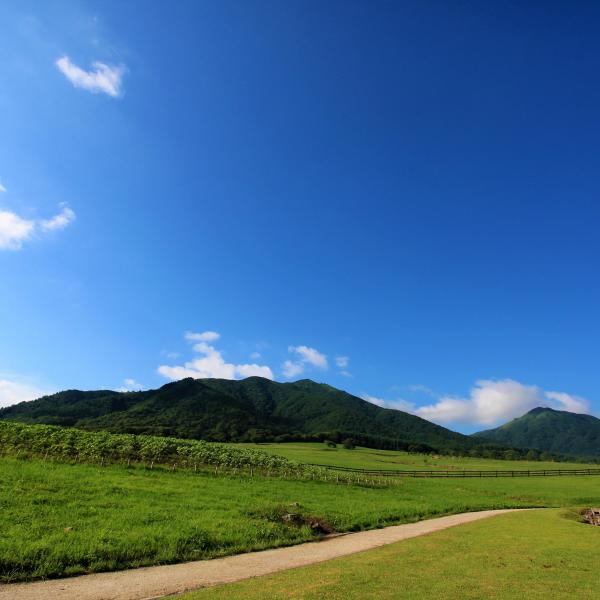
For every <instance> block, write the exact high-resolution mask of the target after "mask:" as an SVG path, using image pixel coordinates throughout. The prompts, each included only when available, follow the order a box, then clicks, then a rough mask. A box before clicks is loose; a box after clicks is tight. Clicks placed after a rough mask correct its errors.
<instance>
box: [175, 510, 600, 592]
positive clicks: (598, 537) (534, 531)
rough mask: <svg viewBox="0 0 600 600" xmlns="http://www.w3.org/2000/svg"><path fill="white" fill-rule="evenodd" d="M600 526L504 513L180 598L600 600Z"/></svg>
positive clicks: (549, 513)
mask: <svg viewBox="0 0 600 600" xmlns="http://www.w3.org/2000/svg"><path fill="white" fill-rule="evenodd" d="M599 561H600V527H591V526H590V525H586V524H583V523H580V522H578V521H577V519H576V513H574V512H573V511H566V510H564V509H559V510H556V509H555V510H540V511H527V512H523V513H511V514H506V515H500V516H497V517H493V518H491V519H486V520H484V521H478V522H476V523H470V524H467V525H460V526H458V527H455V528H451V529H447V530H445V531H440V532H437V533H433V534H430V535H426V536H423V537H419V538H413V539H410V540H406V541H403V542H400V543H397V544H392V545H389V546H385V547H383V548H379V549H377V550H370V551H368V552H361V553H359V554H354V555H352V556H349V557H344V558H339V559H336V560H331V561H327V562H324V563H320V564H318V565H312V566H309V567H302V568H299V569H293V570H290V571H283V572H281V573H277V574H274V575H270V576H266V577H260V578H257V579H250V580H246V581H243V582H240V583H236V584H231V585H226V586H222V587H217V588H208V589H205V590H200V591H197V592H192V593H189V594H184V595H183V596H181V597H180V598H181V600H205V599H208V598H211V599H214V600H242V599H244V600H253V599H256V600H258V599H261V600H262V599H264V598H269V599H271V600H292V599H296V600H300V599H302V600H324V599H329V600H336V599H339V600H346V599H349V600H364V599H369V598H372V599H374V600H375V599H378V598H397V599H402V600H405V599H408V600H430V599H434V600H437V599H439V600H442V599H444V600H446V599H451V600H476V599H477V600H483V599H486V600H494V599H497V600H522V599H527V600H548V599H549V598H552V599H553V600H555V599H563V598H564V599H567V598H568V599H572V598H577V599H581V600H583V599H589V600H592V599H594V600H595V599H597V598H599V597H600V577H599V576H598V564H599Z"/></svg>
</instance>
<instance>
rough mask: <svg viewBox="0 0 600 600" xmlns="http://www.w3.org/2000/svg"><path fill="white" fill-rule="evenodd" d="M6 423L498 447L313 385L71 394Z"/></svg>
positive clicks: (7, 411) (228, 384) (14, 413)
mask: <svg viewBox="0 0 600 600" xmlns="http://www.w3.org/2000/svg"><path fill="white" fill-rule="evenodd" d="M0 419H10V420H15V421H22V422H26V423H47V424H55V425H66V426H75V427H79V428H83V429H93V430H100V429H106V430H109V431H113V432H129V433H145V434H154V435H171V436H177V437H186V438H196V439H205V440H213V441H215V440H216V441H272V440H277V441H286V440H289V441H291V440H303V439H333V440H334V441H340V440H341V439H344V438H346V437H352V438H353V439H354V440H355V442H356V443H360V444H362V445H367V446H371V447H375V448H398V449H408V447H409V446H410V447H411V448H412V449H415V450H417V449H420V450H425V451H427V450H444V449H445V450H449V449H453V450H457V451H462V452H466V451H469V450H471V449H474V448H479V449H481V448H484V447H486V446H494V445H495V444H494V443H493V442H492V443H489V442H487V441H485V440H482V439H478V438H474V437H470V436H465V435H462V434H460V433H456V432H454V431H450V430H448V429H445V428H444V427H440V426H439V425H435V424H433V423H430V422H429V421H426V420H424V419H421V418H419V417H416V416H414V415H411V414H408V413H405V412H402V411H398V410H391V409H385V408H380V407H379V406H375V405H374V404H371V403H369V402H366V401H365V400H362V399H361V398H358V397H356V396H353V395H351V394H348V393H346V392H344V391H341V390H338V389H336V388H333V387H331V386H329V385H326V384H319V383H315V382H314V381H311V380H308V379H304V380H301V381H297V382H295V383H277V382H274V381H270V380H268V379H263V378H260V377H249V378H248V379H244V380H241V381H230V380H224V379H191V378H188V379H183V380H181V381H177V382H174V383H168V384H166V385H164V386H162V387H161V388H159V389H157V390H147V391H142V392H114V391H110V390H99V391H89V392H82V391H78V390H68V391H64V392H59V393H57V394H53V395H51V396H44V397H43V398H39V399H38V400H34V401H31V402H22V403H20V404H17V405H15V406H10V407H8V408H4V409H1V410H0ZM496 446H497V444H496Z"/></svg>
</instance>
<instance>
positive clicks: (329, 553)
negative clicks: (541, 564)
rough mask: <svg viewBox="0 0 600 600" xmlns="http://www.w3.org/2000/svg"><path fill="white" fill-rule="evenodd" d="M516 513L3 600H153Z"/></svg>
mask: <svg viewBox="0 0 600 600" xmlns="http://www.w3.org/2000/svg"><path fill="white" fill-rule="evenodd" d="M513 510H515V509H509V510H484V511H481V512H472V513H462V514H459V515H451V516H448V517H440V518H438V519H429V520H427V521H419V522H418V523H409V524H407V525H394V526H392V527H385V528H384V529H373V530H370V531H360V532H358V533H349V534H346V535H340V536H336V537H331V538H328V539H325V540H323V541H320V542H308V543H306V544H300V545H298V546H288V547H286V548H277V549H274V550H264V551H262V552H250V553H248V554H239V555H237V556H228V557H226V558H217V559H213V560H202V561H196V562H188V563H181V564H178V565H165V566H160V567H145V568H141V569H130V570H127V571H117V572H113V573H96V574H93V575H82V576H80V577H71V578H68V579H53V580H49V581H38V582H34V583H20V584H0V600H150V599H153V598H160V597H162V596H166V595H169V594H176V593H180V592H185V591H189V590H193V589H196V588H201V587H207V586H213V585H219V584H222V583H231V582H233V581H239V580H241V579H248V578H250V577H258V576H259V575H268V574H269V573H275V572H276V571H283V570H285V569H293V568H295V567H302V566H304V565H310V564H313V563H318V562H322V561H324V560H330V559H332V558H337V557H339V556H346V555H348V554H354V553H355V552H362V551H363V550H371V549H372V548H377V547H379V546H385V545H386V544H392V543H394V542H399V541H401V540H406V539H408V538H412V537H417V536H419V535H425V534H427V533H432V532H434V531H440V530H442V529H447V528H448V527H454V526H455V525H461V524H462V523H471V522H473V521H479V520H480V519H486V518H487V517H492V516H494V515H499V514H502V513H507V512H513ZM516 510H519V509H516Z"/></svg>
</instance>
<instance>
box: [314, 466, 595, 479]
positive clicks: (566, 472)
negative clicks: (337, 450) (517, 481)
mask: <svg viewBox="0 0 600 600" xmlns="http://www.w3.org/2000/svg"><path fill="white" fill-rule="evenodd" d="M311 466H314V467H324V468H326V469H330V470H332V471H345V472H352V473H363V474H364V475H377V476H379V477H460V478H463V477H568V476H573V475H577V476H578V475H600V468H599V469H538V470H527V471H524V470H515V471H499V470H494V471H491V470H480V471H473V470H463V471H461V470H454V471H441V470H430V471H425V470H422V471H400V470H397V471H392V470H390V471H386V470H384V469H357V468H353V467H335V466H332V465H318V464H311Z"/></svg>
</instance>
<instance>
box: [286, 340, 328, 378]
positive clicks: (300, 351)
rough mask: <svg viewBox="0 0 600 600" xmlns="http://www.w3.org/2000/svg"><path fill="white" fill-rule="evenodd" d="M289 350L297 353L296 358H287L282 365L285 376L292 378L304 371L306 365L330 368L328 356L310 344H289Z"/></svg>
mask: <svg viewBox="0 0 600 600" xmlns="http://www.w3.org/2000/svg"><path fill="white" fill-rule="evenodd" d="M288 352H290V353H291V354H295V355H296V359H295V360H286V361H285V362H284V363H283V366H282V372H283V375H284V377H286V378H288V379H290V378H292V377H296V376H298V375H300V374H301V373H303V372H304V370H305V368H306V366H312V367H317V368H319V369H328V368H329V363H328V362H327V356H325V354H323V353H321V352H319V351H318V350H316V349H315V348H311V347H310V346H288Z"/></svg>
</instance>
